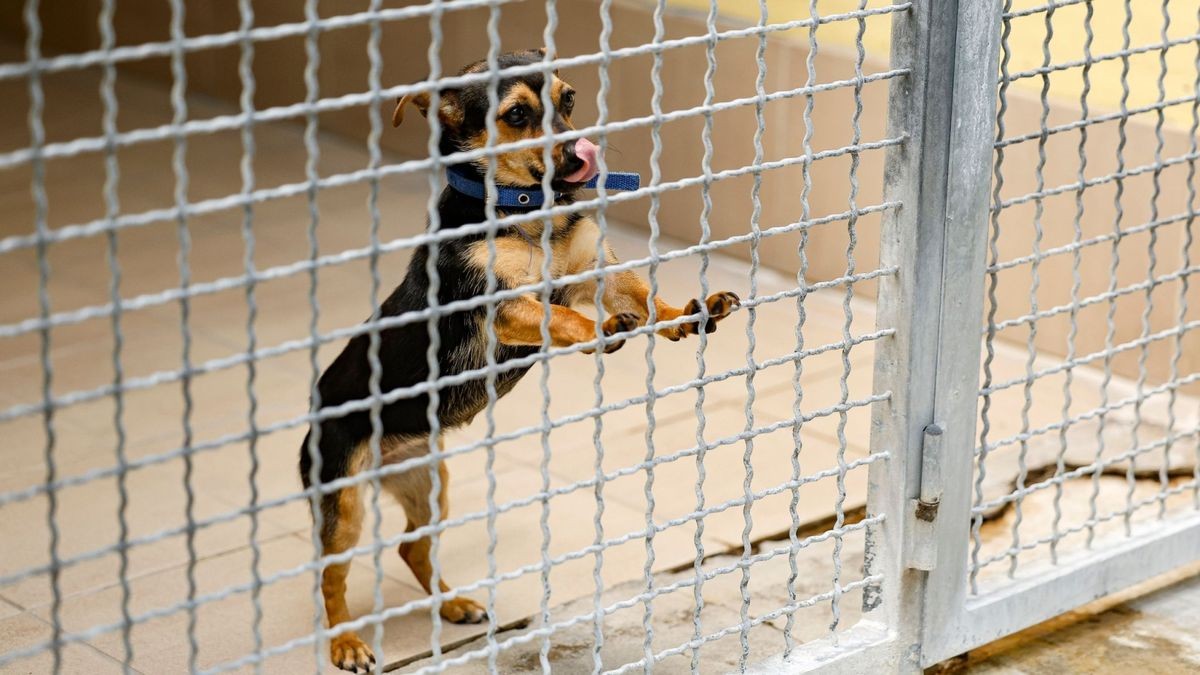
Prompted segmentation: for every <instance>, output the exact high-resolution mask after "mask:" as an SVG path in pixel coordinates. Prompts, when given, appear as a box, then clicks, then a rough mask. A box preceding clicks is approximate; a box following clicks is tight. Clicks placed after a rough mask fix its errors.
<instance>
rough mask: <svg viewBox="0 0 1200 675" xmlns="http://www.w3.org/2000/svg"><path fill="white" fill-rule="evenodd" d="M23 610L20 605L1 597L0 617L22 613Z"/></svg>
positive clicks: (4, 617) (5, 617)
mask: <svg viewBox="0 0 1200 675" xmlns="http://www.w3.org/2000/svg"><path fill="white" fill-rule="evenodd" d="M22 611H24V610H22V609H21V608H20V607H19V606H17V605H14V604H13V603H11V602H9V601H7V600H5V599H4V598H2V597H0V619H7V618H8V617H10V616H14V615H17V614H20V613H21V612H22Z"/></svg>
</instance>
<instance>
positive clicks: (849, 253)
mask: <svg viewBox="0 0 1200 675" xmlns="http://www.w3.org/2000/svg"><path fill="white" fill-rule="evenodd" d="M866 6H867V5H866V0H860V2H859V5H858V8H859V10H864V9H866ZM866 32H867V22H866V20H865V19H863V18H862V17H859V19H858V33H857V34H856V36H855V43H856V45H857V52H856V55H855V59H854V78H855V82H854V114H853V116H851V118H850V125H851V127H852V128H853V133H852V138H851V145H858V144H859V142H860V141H862V125H861V120H862V110H863V106H862V88H863V82H862V78H863V61H864V60H865V59H866V56H867V55H866V51H865V49H864V47H863V36H864V35H865V34H866ZM859 154H860V153H859V152H858V151H853V152H851V153H850V175H849V183H850V194H849V198H848V200H847V201H848V206H849V213H850V216H849V218H847V219H846V239H847V244H846V276H847V277H853V276H854V273H855V271H856V262H855V260H854V251H855V249H856V248H857V246H858V231H857V230H856V226H857V225H858V166H859V163H860V161H861V160H860V157H859ZM853 300H854V283H853V282H847V283H846V290H845V294H844V295H843V297H842V316H843V322H842V342H843V345H842V350H841V351H842V375H841V377H840V378H839V380H838V387H839V388H840V389H841V397H840V398H839V400H838V405H840V406H845V405H846V403H848V402H849V400H850V385H849V379H850V370H851V365H850V349H851V345H852V340H853V339H854V338H853V335H852V334H851V332H850V328H851V326H852V325H853V323H854V310H853V309H852V307H851V302H852V301H853ZM849 417H850V416H849V412H848V411H847V410H846V409H845V408H844V407H843V409H841V410H840V411H839V412H838V425H837V442H838V448H837V469H838V471H837V499H836V501H835V502H834V529H835V531H840V530H841V529H842V527H843V526H844V525H845V524H846V509H845V506H846V471H847V469H846V444H847V441H846V423H847V422H848V421H849ZM842 545H843V542H842V537H841V536H840V535H838V536H836V537H834V540H833V584H832V588H831V591H832V597H831V599H830V608H831V610H832V614H833V618H832V620H831V621H830V623H829V633H830V638H831V639H832V640H833V643H834V644H837V640H838V637H837V629H838V625H839V624H840V623H841V606H840V601H841V597H842V581H841V575H842Z"/></svg>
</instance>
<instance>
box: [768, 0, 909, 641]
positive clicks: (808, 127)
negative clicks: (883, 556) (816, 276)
mask: <svg viewBox="0 0 1200 675" xmlns="http://www.w3.org/2000/svg"><path fill="white" fill-rule="evenodd" d="M808 14H809V18H810V19H811V20H812V21H811V23H810V24H809V26H808V54H807V55H805V58H804V65H805V69H806V79H805V81H804V86H805V87H813V86H815V85H816V83H817V67H816V60H817V49H818V47H817V27H818V26H819V25H820V21H819V19H820V13H819V12H818V10H817V2H816V0H809V3H808ZM897 21H899V19H897ZM814 104H815V99H814V96H813V94H812V93H811V92H810V93H806V94H805V96H804V118H803V119H804V141H803V145H802V151H803V153H804V157H806V158H810V157H812V154H813V147H812V139H813V134H814V133H815V132H814V129H813V116H812V113H813V106H814ZM811 169H812V161H811V160H810V161H806V162H804V163H803V164H802V165H801V169H800V170H801V174H800V175H801V178H802V180H803V183H804V184H803V186H801V188H800V222H802V223H806V222H809V219H810V217H811V215H812V205H811V203H810V202H809V199H808V197H809V195H810V194H811V193H812V171H811ZM796 255H797V257H798V258H799V259H800V265H799V268H798V269H797V270H796V288H797V291H798V292H797V294H796V353H797V354H799V353H801V352H803V351H804V324H805V321H806V320H807V319H808V314H807V310H806V309H805V305H804V303H805V301H806V300H807V299H808V228H807V227H805V228H803V229H801V230H800V243H799V244H798V246H797V248H796ZM794 364H795V365H794V366H793V368H794V369H795V374H794V375H793V376H792V389H793V393H794V396H793V397H792V420H793V422H792V476H791V481H792V486H793V487H792V495H791V502H790V503H789V504H788V513H790V514H791V516H792V522H791V527H789V528H788V580H787V596H788V607H789V608H793V609H789V611H788V613H787V621H786V622H785V623H784V627H783V653H784V656H785V657H786V656H787V655H788V654H789V653H790V652H791V651H792V649H793V648H794V647H795V644H794V642H793V641H792V631H793V630H794V629H795V626H796V610H795V609H794V607H795V606H796V600H797V597H796V581H797V579H798V578H799V576H800V570H799V567H798V566H797V559H796V556H797V553H798V552H799V548H800V541H799V538H798V537H799V535H798V534H797V533H798V531H799V530H800V477H801V465H800V456H801V453H802V452H803V451H804V437H803V435H802V433H801V432H802V428H803V426H804V423H803V420H804V411H803V409H802V408H803V404H804V385H803V379H804V359H796V360H795V362H794Z"/></svg>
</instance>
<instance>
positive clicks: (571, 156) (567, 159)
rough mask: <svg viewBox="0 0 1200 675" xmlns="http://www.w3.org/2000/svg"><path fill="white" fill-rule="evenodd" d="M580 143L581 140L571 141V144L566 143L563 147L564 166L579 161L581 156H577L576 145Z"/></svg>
mask: <svg viewBox="0 0 1200 675" xmlns="http://www.w3.org/2000/svg"><path fill="white" fill-rule="evenodd" d="M578 142H579V140H578V139H577V140H574V141H571V142H570V143H566V144H564V145H563V163H564V164H569V163H571V162H573V161H575V160H577V159H579V155H577V154H575V144H576V143H578Z"/></svg>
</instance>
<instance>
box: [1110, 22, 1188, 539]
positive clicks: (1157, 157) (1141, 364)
mask: <svg viewBox="0 0 1200 675" xmlns="http://www.w3.org/2000/svg"><path fill="white" fill-rule="evenodd" d="M1167 2H1168V0H1162V5H1161V7H1162V28H1161V29H1160V31H1159V37H1160V38H1161V39H1162V42H1163V44H1164V46H1163V47H1162V49H1160V50H1159V51H1158V64H1159V70H1158V100H1157V104H1158V108H1157V110H1156V111H1155V112H1156V114H1155V123H1154V138H1155V144H1154V165H1155V166H1154V173H1153V174H1152V184H1153V188H1152V190H1151V195H1150V222H1151V223H1155V222H1157V221H1158V201H1159V197H1160V196H1161V195H1162V172H1163V165H1162V161H1163V156H1162V154H1163V147H1164V146H1165V145H1166V139H1165V138H1163V123H1164V122H1166V111H1165V110H1164V109H1163V101H1165V100H1166V98H1167V89H1166V80H1167V49H1168V47H1167V46H1166V44H1167V39H1168V37H1167V31H1169V30H1170V29H1171V11H1170V8H1169V7H1168V6H1167ZM1157 247H1158V227H1157V226H1155V225H1151V226H1150V242H1149V244H1148V253H1149V262H1148V263H1147V267H1146V281H1147V282H1148V283H1147V285H1146V299H1145V306H1144V307H1143V308H1142V335H1141V339H1142V340H1145V342H1143V344H1142V348H1141V350H1140V351H1139V353H1138V379H1137V398H1136V400H1135V401H1134V404H1133V434H1132V438H1131V439H1130V442H1131V445H1130V452H1131V453H1133V454H1131V456H1130V457H1129V466H1128V467H1127V469H1126V473H1125V481H1126V485H1127V488H1126V491H1125V515H1124V520H1125V534H1126V535H1130V534H1132V533H1133V523H1132V519H1133V512H1134V511H1135V510H1136V509H1137V508H1138V506H1137V505H1135V504H1134V502H1133V495H1134V492H1135V490H1136V489H1137V476H1136V475H1135V473H1136V471H1137V455H1138V453H1137V452H1136V449H1137V448H1140V447H1141V432H1142V405H1143V403H1144V402H1145V393H1144V392H1145V388H1146V377H1147V376H1148V375H1149V373H1148V372H1147V371H1146V361H1147V359H1149V358H1150V343H1151V341H1150V340H1147V339H1146V338H1147V336H1149V335H1150V332H1151V322H1150V316H1151V314H1152V313H1153V312H1154V289H1155V287H1156V286H1157V285H1158V284H1156V283H1155V281H1154V276H1155V274H1154V272H1155V269H1156V268H1157V266H1158V251H1157V250H1156V249H1157ZM1185 278H1186V277H1185ZM1172 382H1174V380H1172ZM1172 391H1173V390H1172ZM1173 433H1175V430H1174V429H1173V428H1170V427H1168V428H1167V431H1166V434H1167V437H1170V435H1171V434H1173ZM1166 447H1167V448H1169V447H1170V446H1169V445H1168V446H1166ZM1169 472H1170V455H1169V454H1165V453H1164V454H1163V463H1162V466H1161V467H1160V468H1159V479H1160V481H1161V482H1160V484H1159V492H1160V495H1161V494H1163V493H1165V492H1166V491H1167V490H1168V489H1169V488H1170V485H1169V482H1168V473H1169ZM1166 507H1167V505H1166V501H1165V500H1163V499H1160V501H1159V515H1160V516H1161V515H1163V514H1164V513H1165V512H1166Z"/></svg>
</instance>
